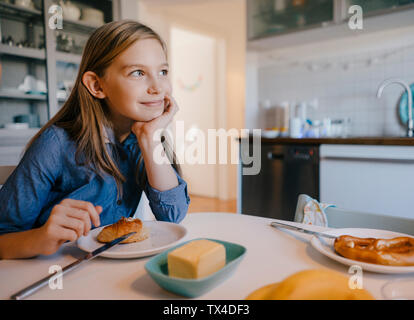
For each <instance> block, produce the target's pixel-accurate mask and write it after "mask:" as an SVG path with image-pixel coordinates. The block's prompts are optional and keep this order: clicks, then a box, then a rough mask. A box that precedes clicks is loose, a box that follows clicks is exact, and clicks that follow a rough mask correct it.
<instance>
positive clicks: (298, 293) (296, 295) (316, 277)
mask: <svg viewBox="0 0 414 320" xmlns="http://www.w3.org/2000/svg"><path fill="white" fill-rule="evenodd" d="M246 299H247V300H373V299H374V298H373V297H372V295H371V294H370V293H369V292H368V291H366V290H364V289H351V288H350V287H349V285H348V278H347V277H345V276H343V275H342V274H340V273H338V272H334V271H331V270H326V269H312V270H305V271H300V272H298V273H295V274H293V275H291V276H289V277H287V278H286V279H285V280H283V281H282V282H278V283H272V284H268V285H266V286H264V287H261V288H259V289H257V290H255V291H253V292H252V293H251V294H250V295H249V296H248V297H247V298H246Z"/></svg>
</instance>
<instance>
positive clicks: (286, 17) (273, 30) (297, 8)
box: [247, 0, 334, 40]
mask: <svg viewBox="0 0 414 320" xmlns="http://www.w3.org/2000/svg"><path fill="white" fill-rule="evenodd" d="M333 8H334V5H333V1H332V0H292V1H288V0H259V1H257V0H248V1H247V10H248V11H247V12H248V38H249V40H251V39H256V38H260V37H264V36H269V35H277V34H283V33H287V32H292V31H297V30H301V29H304V28H308V27H316V26H321V25H322V24H327V23H329V22H333V19H334V10H333Z"/></svg>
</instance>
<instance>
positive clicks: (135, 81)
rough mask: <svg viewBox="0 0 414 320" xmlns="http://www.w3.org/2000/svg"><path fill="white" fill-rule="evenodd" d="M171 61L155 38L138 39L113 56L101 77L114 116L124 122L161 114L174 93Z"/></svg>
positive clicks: (122, 123)
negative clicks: (170, 71) (170, 77)
mask: <svg viewBox="0 0 414 320" xmlns="http://www.w3.org/2000/svg"><path fill="white" fill-rule="evenodd" d="M168 71H169V70H168V63H167V60H166V56H165V53H164V50H163V48H162V46H161V44H160V43H159V41H158V40H156V39H143V40H138V41H136V42H135V43H134V44H132V45H131V46H130V47H129V48H128V49H126V50H125V51H124V52H122V53H121V54H120V55H119V56H118V57H116V58H115V59H114V61H113V62H112V63H111V65H110V66H109V67H108V68H107V69H106V71H105V75H104V77H103V78H102V79H101V87H102V90H103V92H104V93H105V100H106V102H107V104H108V106H109V108H110V111H111V116H112V120H113V121H114V122H115V124H118V125H121V126H128V125H132V123H133V122H135V121H150V120H152V119H154V118H157V117H159V116H160V115H161V114H162V113H163V112H164V108H165V107H166V101H167V100H165V96H166V95H171V82H170V79H169V76H168Z"/></svg>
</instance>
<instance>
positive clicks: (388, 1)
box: [345, 0, 414, 15]
mask: <svg viewBox="0 0 414 320" xmlns="http://www.w3.org/2000/svg"><path fill="white" fill-rule="evenodd" d="M345 2H346V4H347V6H348V7H349V6H352V5H359V6H361V8H362V10H363V12H364V14H369V15H373V14H380V13H388V12H390V10H400V9H402V8H404V7H407V8H408V6H410V5H414V0H346V1H345Z"/></svg>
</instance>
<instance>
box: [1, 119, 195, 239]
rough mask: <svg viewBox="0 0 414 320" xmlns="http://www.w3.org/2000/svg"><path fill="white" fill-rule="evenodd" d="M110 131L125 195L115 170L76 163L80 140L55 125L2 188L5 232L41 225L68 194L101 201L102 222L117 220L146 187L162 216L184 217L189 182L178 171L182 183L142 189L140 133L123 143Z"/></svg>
mask: <svg viewBox="0 0 414 320" xmlns="http://www.w3.org/2000/svg"><path fill="white" fill-rule="evenodd" d="M107 133H108V141H107V143H106V146H107V148H109V149H108V151H109V152H110V154H112V152H111V151H110V149H111V148H116V149H117V151H118V154H119V159H114V160H115V161H116V163H117V165H118V168H119V169H120V171H121V172H122V174H123V176H124V177H125V178H126V181H125V182H124V183H123V196H122V199H117V187H116V183H115V179H114V177H113V176H111V175H109V174H105V175H104V178H102V177H100V176H99V175H97V174H96V173H95V172H94V171H93V170H92V169H91V168H90V167H86V166H79V165H77V164H76V161H75V152H76V143H75V142H74V141H73V140H72V139H71V138H70V137H69V135H68V133H67V132H66V131H65V130H64V129H63V128H60V127H57V126H55V125H53V126H51V127H49V128H47V129H46V130H45V131H44V132H43V133H42V134H41V136H40V137H39V138H38V139H36V141H35V142H34V143H33V144H32V145H31V146H30V148H29V149H28V150H27V151H26V153H25V154H24V156H23V158H22V160H21V161H20V163H19V165H18V166H17V167H16V169H15V170H14V171H13V173H12V174H11V175H10V177H9V178H8V180H7V181H6V183H5V184H4V185H3V188H1V189H0V206H1V210H0V234H2V233H8V232H17V231H24V230H29V229H32V228H37V227H40V226H42V225H43V224H44V223H45V222H46V221H47V219H48V218H49V215H50V212H51V210H52V208H53V207H54V206H55V205H56V204H58V203H60V202H61V201H62V200H63V199H66V198H70V199H75V200H84V201H89V202H91V203H92V204H93V205H95V206H96V205H100V206H102V208H103V211H102V213H101V214H100V220H101V226H102V225H107V224H112V223H115V222H116V221H118V220H119V219H120V218H121V217H131V216H133V215H134V213H135V211H136V209H137V206H138V203H139V200H140V199H141V195H142V191H144V192H145V194H146V196H147V198H148V200H149V205H150V207H151V209H152V212H153V214H154V216H155V218H156V219H157V220H162V221H170V222H176V223H179V222H180V221H181V220H182V219H184V217H185V215H186V213H187V209H188V205H189V203H190V197H189V196H188V192H187V184H186V182H185V181H184V180H183V179H182V178H181V177H180V176H179V175H178V174H177V172H176V174H177V179H178V182H179V185H178V186H176V187H174V188H172V189H170V190H166V191H159V190H156V189H154V188H152V187H151V186H150V185H149V183H148V182H147V184H146V188H145V190H142V189H141V188H140V186H139V185H138V184H137V182H136V181H135V168H136V166H137V164H138V158H139V155H140V153H141V150H140V149H139V146H138V143H137V139H136V136H135V135H134V134H133V133H132V132H131V134H130V135H129V136H128V137H127V139H126V140H125V141H124V142H122V143H120V142H119V141H118V140H117V139H115V137H114V134H113V131H111V130H109V131H108V130H107ZM141 168H142V169H143V166H141Z"/></svg>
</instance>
